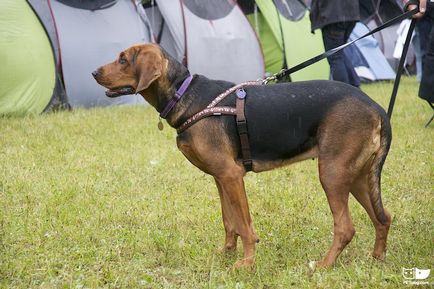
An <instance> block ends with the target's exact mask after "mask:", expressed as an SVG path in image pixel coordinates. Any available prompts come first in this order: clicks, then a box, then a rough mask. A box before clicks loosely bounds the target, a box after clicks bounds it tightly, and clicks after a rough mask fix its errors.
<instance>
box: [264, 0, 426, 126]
mask: <svg viewBox="0 0 434 289" xmlns="http://www.w3.org/2000/svg"><path fill="white" fill-rule="evenodd" d="M411 2H412V4H416V3H415V2H414V1H411ZM418 12H419V7H417V8H415V9H413V10H410V11H407V12H405V13H404V14H401V15H399V16H397V17H395V18H393V19H391V20H389V21H387V22H386V23H384V24H383V25H380V26H378V27H377V28H375V29H373V30H371V31H370V32H368V33H366V34H365V35H362V36H361V37H359V38H357V39H354V40H352V41H350V42H347V43H345V44H343V45H341V46H338V47H335V48H333V49H330V50H328V51H326V52H324V53H322V54H319V55H317V56H314V57H312V58H310V59H308V60H306V61H304V62H302V63H300V64H297V65H295V66H293V67H291V68H287V69H282V70H281V71H279V72H278V73H275V74H273V75H272V76H269V77H267V78H265V79H264V80H263V81H262V83H263V84H267V83H268V82H270V81H275V80H279V79H281V78H283V77H285V76H287V75H290V74H292V73H294V72H297V71H299V70H301V69H303V68H305V67H308V66H310V65H312V64H314V63H316V62H318V61H320V60H323V59H324V58H327V57H329V56H331V55H333V54H335V53H337V52H339V51H341V50H342V49H344V48H345V47H347V46H350V45H351V44H353V43H354V42H356V41H359V40H360V39H363V38H365V37H368V36H370V35H372V34H374V33H377V32H378V31H380V30H382V29H384V28H387V27H389V26H392V25H394V24H396V23H398V22H401V21H402V20H404V19H407V18H410V17H411V16H413V15H414V14H416V13H418ZM415 24H416V19H412V21H411V24H410V28H409V31H408V34H407V38H406V40H405V44H404V48H403V50H402V55H401V59H400V61H399V66H398V69H397V72H396V77H395V83H394V86H393V91H392V96H391V99H390V103H389V109H388V112H387V115H388V116H389V118H391V116H392V111H393V106H394V104H395V99H396V94H397V92H398V86H399V82H400V80H401V74H402V71H403V67H404V62H405V56H406V55H407V51H408V47H409V45H410V40H411V36H412V34H413V30H414V26H415Z"/></svg>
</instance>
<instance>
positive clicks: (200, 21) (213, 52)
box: [144, 0, 264, 83]
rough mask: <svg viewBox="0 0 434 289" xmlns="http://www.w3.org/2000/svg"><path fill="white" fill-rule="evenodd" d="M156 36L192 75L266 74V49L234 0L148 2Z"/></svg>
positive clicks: (236, 77) (233, 77)
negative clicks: (264, 60)
mask: <svg viewBox="0 0 434 289" xmlns="http://www.w3.org/2000/svg"><path fill="white" fill-rule="evenodd" d="M144 7H145V8H146V13H147V16H148V18H149V20H150V22H151V25H152V28H153V31H154V36H155V39H156V41H157V42H158V43H160V44H161V46H162V47H163V48H165V49H166V50H167V51H168V52H169V53H170V54H171V55H172V56H174V57H175V58H176V59H177V60H178V61H180V62H182V63H184V64H185V65H186V66H187V67H188V69H189V70H190V72H191V73H199V74H204V75H206V76H208V77H210V78H213V79H222V80H228V81H232V82H235V83H239V82H243V81H247V80H254V79H257V78H261V77H263V76H264V62H263V57H262V52H261V47H260V44H259V42H258V39H257V37H256V35H255V32H254V30H253V29H252V27H251V26H250V24H249V22H248V20H247V19H246V17H245V16H244V14H243V12H242V11H241V9H240V8H239V7H238V5H236V3H235V2H234V1H231V0H222V1H215V0H201V1H195V0H182V1H179V0H164V1H161V0H157V1H155V2H154V1H148V2H146V3H144Z"/></svg>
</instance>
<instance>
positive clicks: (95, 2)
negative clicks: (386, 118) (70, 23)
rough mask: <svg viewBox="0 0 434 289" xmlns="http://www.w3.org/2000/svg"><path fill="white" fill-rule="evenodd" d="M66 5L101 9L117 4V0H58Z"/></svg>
mask: <svg viewBox="0 0 434 289" xmlns="http://www.w3.org/2000/svg"><path fill="white" fill-rule="evenodd" d="M57 1H59V2H61V3H63V4H65V5H68V6H71V7H74V8H79V9H86V10H92V11H94V10H99V9H106V8H109V7H111V6H113V5H115V4H116V2H117V0H92V1H89V0H57Z"/></svg>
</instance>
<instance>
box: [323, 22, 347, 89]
mask: <svg viewBox="0 0 434 289" xmlns="http://www.w3.org/2000/svg"><path fill="white" fill-rule="evenodd" d="M321 30H322V38H323V42H324V48H325V50H326V51H327V50H330V49H333V48H335V47H338V46H340V45H342V44H344V43H345V29H344V25H342V23H332V24H329V25H326V26H324V27H323V28H322V29H321ZM327 61H328V63H329V65H330V74H331V77H332V79H333V80H337V81H342V82H345V83H349V79H348V74H347V69H346V67H345V56H344V52H343V51H339V52H337V53H335V54H333V55H331V56H329V57H328V58H327Z"/></svg>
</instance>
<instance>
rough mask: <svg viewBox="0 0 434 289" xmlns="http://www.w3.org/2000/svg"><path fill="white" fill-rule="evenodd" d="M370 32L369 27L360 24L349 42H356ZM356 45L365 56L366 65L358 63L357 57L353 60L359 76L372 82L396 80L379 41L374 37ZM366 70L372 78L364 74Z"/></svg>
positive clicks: (362, 40)
mask: <svg viewBox="0 0 434 289" xmlns="http://www.w3.org/2000/svg"><path fill="white" fill-rule="evenodd" d="M368 32H369V29H368V27H366V25H364V24H362V23H360V22H358V23H357V24H356V26H355V27H354V29H353V32H352V33H351V35H350V39H349V41H352V40H355V39H357V38H359V37H361V36H363V35H364V34H366V33H368ZM353 45H354V44H353ZM355 45H356V46H355V48H357V49H358V50H359V51H360V54H361V55H362V56H363V58H364V61H365V63H366V64H364V63H357V62H356V60H357V57H352V58H351V59H352V61H353V65H354V66H355V69H356V72H357V74H359V76H360V77H363V78H365V79H368V80H371V81H374V80H392V79H395V72H394V71H393V69H392V67H391V66H390V64H389V63H388V62H387V59H386V57H385V56H384V54H383V53H382V52H381V50H380V47H379V45H378V41H377V40H376V39H375V38H374V37H373V36H369V37H365V38H363V39H360V40H359V41H357V42H356V43H355ZM362 67H364V68H362ZM366 69H368V70H369V72H370V74H371V76H368V75H367V74H362V72H363V71H365V73H366Z"/></svg>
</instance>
